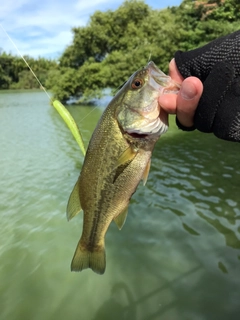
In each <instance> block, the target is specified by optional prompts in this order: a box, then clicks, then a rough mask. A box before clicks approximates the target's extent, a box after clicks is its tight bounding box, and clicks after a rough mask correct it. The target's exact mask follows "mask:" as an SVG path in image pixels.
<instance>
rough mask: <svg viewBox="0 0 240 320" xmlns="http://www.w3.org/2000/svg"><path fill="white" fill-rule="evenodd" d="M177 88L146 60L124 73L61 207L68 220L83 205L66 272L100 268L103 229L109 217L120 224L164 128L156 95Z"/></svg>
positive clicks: (102, 267)
mask: <svg viewBox="0 0 240 320" xmlns="http://www.w3.org/2000/svg"><path fill="white" fill-rule="evenodd" d="M178 90H179V86H178V85H177V84H176V83H174V82H173V81H172V80H171V78H170V77H169V76H166V75H165V74H164V73H162V72H161V71H160V70H159V69H158V68H157V66H156V65H155V64H154V63H153V62H149V63H148V65H147V66H146V67H144V68H143V69H141V70H139V71H137V72H135V73H134V74H133V75H132V76H131V77H130V78H129V80H128V81H127V82H126V83H125V84H124V85H123V87H122V88H121V89H120V90H119V91H118V93H117V94H116V96H115V97H114V98H113V99H112V101H111V102H110V103H109V105H108V106H107V108H106V109H105V111H104V112H103V114H102V117H101V119H100V120H99V122H98V125H97V127H96V129H95V130H94V133H93V135H92V137H91V140H90V142H89V146H88V149H87V153H86V157H85V160H84V163H83V167H82V170H81V173H80V176H79V179H78V181H77V183H76V185H75V187H74V189H73V191H72V193H71V195H70V198H69V202H68V206H67V217H68V219H71V218H72V217H73V216H75V215H76V214H77V213H79V212H80V211H81V209H82V210H83V230H82V235H81V238H80V240H79V242H78V245H77V248H76V251H75V254H74V257H73V260H72V263H71V270H72V271H82V270H83V269H86V268H91V269H92V270H93V271H94V272H96V273H99V274H103V273H104V271H105V267H106V255H105V248H104V247H105V246H104V238H105V234H106V231H107V229H108V227H109V225H110V223H111V222H112V220H114V221H115V222H116V224H117V226H118V228H119V229H121V228H122V226H123V224H124V222H125V219H126V216H127V210H128V205H129V201H130V199H131V196H132V195H133V193H134V192H135V190H136V188H137V186H138V184H139V182H140V181H141V179H143V182H144V184H145V182H146V180H147V177H148V172H149V169H150V161H151V155H152V151H153V148H154V145H155V143H156V142H157V140H158V139H159V137H160V136H161V134H163V133H164V132H166V130H167V128H168V123H167V119H166V117H164V116H163V117H162V114H161V111H160V106H159V104H158V97H159V95H160V94H162V93H164V91H167V92H175V93H176V92H177V91H178Z"/></svg>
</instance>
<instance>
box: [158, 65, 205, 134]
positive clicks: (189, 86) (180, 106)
mask: <svg viewBox="0 0 240 320" xmlns="http://www.w3.org/2000/svg"><path fill="white" fill-rule="evenodd" d="M169 75H170V77H171V78H172V79H173V80H174V81H175V82H177V83H179V84H181V88H180V90H179V93H178V94H177V95H176V94H163V95H161V96H160V97H159V104H160V106H161V113H162V112H164V113H167V114H176V116H177V119H178V124H179V125H180V126H179V127H181V125H182V126H183V127H185V130H187V128H189V130H192V128H193V126H194V114H195V111H196V109H197V106H198V102H199V99H200V97H201V94H202V91H203V84H202V82H201V81H200V80H199V79H198V78H197V77H188V78H186V79H184V78H183V77H182V75H181V74H180V72H179V71H178V68H177V66H176V63H175V59H172V60H171V61H170V63H169Z"/></svg>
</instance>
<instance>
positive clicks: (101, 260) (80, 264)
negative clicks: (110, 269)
mask: <svg viewBox="0 0 240 320" xmlns="http://www.w3.org/2000/svg"><path fill="white" fill-rule="evenodd" d="M80 242H81V240H80V241H79V243H78V245H77V248H76V251H75V253H74V256H73V259H72V263H71V271H82V270H84V269H87V268H90V269H92V270H93V271H94V272H96V273H98V274H103V273H104V272H105V268H106V254H105V249H104V244H103V245H102V246H98V247H96V248H95V249H93V251H89V250H88V249H86V248H84V246H82V245H81V244H80Z"/></svg>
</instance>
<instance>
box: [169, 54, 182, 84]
mask: <svg viewBox="0 0 240 320" xmlns="http://www.w3.org/2000/svg"><path fill="white" fill-rule="evenodd" d="M169 76H170V77H171V78H172V79H173V80H174V81H175V82H177V83H182V82H183V80H184V78H183V76H182V75H181V73H180V72H179V71H178V68H177V65H176V63H175V59H172V60H171V61H170V63H169Z"/></svg>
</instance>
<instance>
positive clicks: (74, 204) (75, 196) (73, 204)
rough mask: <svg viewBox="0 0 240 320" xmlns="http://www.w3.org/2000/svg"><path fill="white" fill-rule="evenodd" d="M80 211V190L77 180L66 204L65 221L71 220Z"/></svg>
mask: <svg viewBox="0 0 240 320" xmlns="http://www.w3.org/2000/svg"><path fill="white" fill-rule="evenodd" d="M81 210H82V207H81V203H80V188H79V179H78V181H77V182H76V184H75V186H74V188H73V191H72V192H71V194H70V197H69V200H68V204H67V219H68V220H71V219H72V218H73V217H75V216H76V215H77V214H78V213H79V212H80V211H81Z"/></svg>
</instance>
